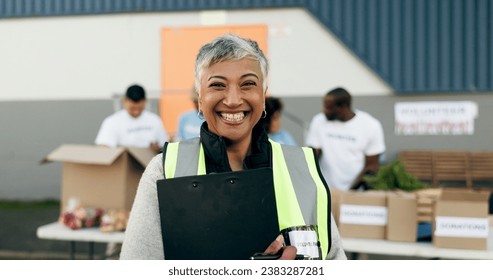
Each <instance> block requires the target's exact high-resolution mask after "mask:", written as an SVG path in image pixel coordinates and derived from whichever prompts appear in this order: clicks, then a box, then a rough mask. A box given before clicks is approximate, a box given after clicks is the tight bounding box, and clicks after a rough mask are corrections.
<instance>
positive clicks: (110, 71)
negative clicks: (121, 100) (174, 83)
mask: <svg viewBox="0 0 493 280" xmlns="http://www.w3.org/2000/svg"><path fill="white" fill-rule="evenodd" d="M212 23H216V24H217V23H218V24H227V25H240V24H241V25H246V24H266V25H268V27H269V38H268V41H269V58H270V62H271V76H270V79H269V88H270V92H271V94H272V95H274V96H278V97H282V98H283V100H284V102H285V105H286V113H290V114H292V115H294V116H295V117H296V119H298V120H299V122H301V125H300V123H297V122H295V121H293V120H292V119H289V118H287V114H286V115H285V116H284V126H285V128H286V129H288V130H289V131H291V132H292V133H293V135H294V136H295V137H296V139H297V140H298V142H299V143H303V142H304V136H303V124H306V125H307V124H308V122H309V120H310V119H311V117H313V115H315V114H316V113H318V112H320V110H321V96H323V94H325V92H326V91H327V90H328V89H331V88H333V87H336V86H343V87H346V88H347V89H348V90H349V91H350V92H352V93H353V95H354V96H355V98H354V103H355V107H357V108H360V109H362V110H366V111H368V112H369V113H371V114H373V115H374V116H376V117H377V118H378V119H380V120H381V121H382V123H383V126H384V130H385V134H386V141H387V146H388V153H387V154H388V155H387V158H388V159H391V158H392V157H394V156H395V154H396V152H397V151H398V150H400V149H404V148H406V149H409V148H450V149H475V150H476V149H478V150H479V149H488V150H490V149H491V147H490V146H491V143H492V140H493V136H492V133H493V129H492V127H491V123H490V121H489V120H491V119H492V117H493V116H492V114H491V113H490V112H489V108H491V105H492V104H491V103H492V102H493V100H492V98H490V97H489V96H470V95H467V100H469V99H470V100H473V101H477V102H478V106H479V118H478V120H477V123H476V134H475V135H473V136H453V137H446V136H440V137H438V136H414V137H411V136H395V135H394V134H393V104H394V103H395V102H397V101H404V100H406V101H410V100H464V99H465V97H462V96H461V95H455V96H426V97H408V98H406V97H395V96H393V94H392V90H391V89H390V88H389V87H388V86H387V85H386V84H385V83H384V82H382V81H381V79H380V78H379V77H378V76H377V75H375V73H373V72H371V71H370V70H369V69H368V67H366V65H364V64H363V63H362V62H361V61H360V60H359V59H358V58H356V57H355V56H354V55H353V54H352V53H350V52H349V51H348V49H347V48H346V47H345V46H343V45H342V44H341V43H340V42H339V41H338V40H337V39H336V38H335V37H334V36H333V35H332V34H331V33H330V32H329V31H328V30H326V29H325V28H323V27H322V26H321V25H320V24H319V23H318V22H317V21H315V20H314V19H313V18H312V17H311V16H310V15H309V14H308V13H306V12H305V11H304V10H301V9H283V10H277V9H273V10H265V11H258V10H254V11H231V12H225V13H221V12H220V13H218V14H216V15H215V16H213V17H212V19H211V17H209V16H207V13H198V12H197V13H162V14H158V13H156V14H122V15H109V16H108V15H105V16H81V17H57V18H25V19H6V20H0V38H2V40H1V42H2V43H1V44H0V61H1V63H0V85H1V90H0V131H1V136H0V199H22V200H33V199H44V198H59V196H60V177H61V171H62V170H61V164H59V163H49V164H44V165H40V164H39V162H40V161H41V160H42V159H43V158H44V157H45V156H46V155H47V154H48V153H49V152H51V151H52V150H53V149H55V148H56V147H58V146H60V145H61V144H64V143H72V144H91V143H93V141H94V138H95V136H96V133H97V130H98V128H99V125H100V123H101V121H102V120H103V118H104V117H105V116H107V115H109V114H111V113H112V112H113V111H114V105H115V103H114V101H113V100H112V99H111V96H112V95H113V94H115V93H121V92H123V91H124V90H125V88H126V87H127V86H128V85H129V84H131V83H134V82H135V83H140V84H142V85H143V86H144V87H145V88H146V89H147V90H148V92H150V93H151V94H150V97H151V101H152V102H151V105H150V109H151V111H155V112H156V111H157V110H156V108H157V106H156V102H157V101H156V99H155V98H157V97H158V95H159V88H160V83H161V81H160V71H161V70H160V63H161V60H160V51H161V50H160V40H161V38H160V29H161V28H164V27H176V28H179V27H192V26H204V25H209V24H212ZM187 90H188V89H187Z"/></svg>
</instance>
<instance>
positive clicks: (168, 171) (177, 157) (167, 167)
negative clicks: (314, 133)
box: [164, 138, 330, 259]
mask: <svg viewBox="0 0 493 280" xmlns="http://www.w3.org/2000/svg"><path fill="white" fill-rule="evenodd" d="M270 143H271V146H272V169H273V174H274V189H275V194H276V204H277V205H276V206H277V213H278V219H279V229H280V230H282V229H285V228H288V227H292V226H300V225H317V227H318V235H319V239H320V245H321V251H322V258H323V259H325V258H326V257H327V253H328V252H329V249H330V248H329V244H330V236H329V235H330V231H329V224H328V222H329V216H328V214H329V212H328V207H329V204H328V195H327V189H326V188H325V185H324V184H323V182H322V180H321V179H320V177H319V175H318V171H317V166H316V163H315V158H314V155H313V152H312V150H311V149H309V148H301V147H295V146H287V145H281V144H279V143H276V142H273V141H270ZM165 157H166V158H165V161H164V173H165V176H166V178H174V177H182V176H191V175H203V174H205V173H206V168H205V157H204V150H203V147H202V145H201V144H200V138H194V139H189V140H185V141H181V142H175V143H168V146H167V148H166V155H165ZM314 198H316V201H317V203H313V201H314Z"/></svg>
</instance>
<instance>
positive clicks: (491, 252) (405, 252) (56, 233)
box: [37, 222, 493, 260]
mask: <svg viewBox="0 0 493 280" xmlns="http://www.w3.org/2000/svg"><path fill="white" fill-rule="evenodd" d="M37 236H38V238H41V239H51V240H65V241H85V242H102V243H109V242H113V243H123V239H124V237H125V233H124V232H101V231H100V230H99V228H82V229H78V230H71V229H70V228H68V227H66V226H64V225H62V224H60V223H58V222H54V223H51V224H47V225H44V226H41V227H39V228H38V229H37ZM342 244H343V247H344V250H345V251H346V252H356V253H367V254H381V255H393V256H408V257H420V258H440V259H486V260H493V228H490V236H489V239H488V250H485V251H482V250H464V249H447V248H437V247H434V246H433V244H432V243H431V242H396V241H389V240H381V239H364V238H342Z"/></svg>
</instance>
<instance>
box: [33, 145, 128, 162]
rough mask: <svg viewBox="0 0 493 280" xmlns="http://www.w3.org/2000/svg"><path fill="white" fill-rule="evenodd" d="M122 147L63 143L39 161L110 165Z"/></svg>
mask: <svg viewBox="0 0 493 280" xmlns="http://www.w3.org/2000/svg"><path fill="white" fill-rule="evenodd" d="M124 151H125V149H123V148H109V147H106V146H97V145H77V144H65V145H62V146H60V147H58V148H57V149H55V150H54V151H52V152H51V153H50V154H49V155H48V156H46V157H45V158H44V159H43V160H42V161H41V163H46V162H50V161H61V162H71V163H81V164H102V165H111V164H112V163H113V162H114V161H115V160H116V159H117V158H118V157H119V156H120V155H121V154H122V153H123V152H124Z"/></svg>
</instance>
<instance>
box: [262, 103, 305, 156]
mask: <svg viewBox="0 0 493 280" xmlns="http://www.w3.org/2000/svg"><path fill="white" fill-rule="evenodd" d="M282 109H283V104H282V102H281V99H279V98H276V97H272V96H269V97H266V98H265V113H266V114H265V118H263V119H260V121H261V122H263V126H264V130H265V131H266V132H267V133H268V135H269V138H270V139H272V140H273V141H275V142H278V143H281V144H287V145H291V146H298V144H297V143H296V141H295V140H294V138H293V136H292V135H291V134H290V133H289V132H288V131H287V130H284V129H281V113H282Z"/></svg>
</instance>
